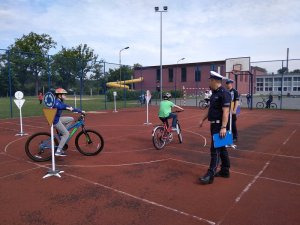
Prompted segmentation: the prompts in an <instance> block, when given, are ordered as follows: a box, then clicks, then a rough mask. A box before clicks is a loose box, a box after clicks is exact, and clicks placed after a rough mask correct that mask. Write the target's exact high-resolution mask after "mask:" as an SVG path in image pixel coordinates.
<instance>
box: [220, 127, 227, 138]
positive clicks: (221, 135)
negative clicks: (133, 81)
mask: <svg viewBox="0 0 300 225" xmlns="http://www.w3.org/2000/svg"><path fill="white" fill-rule="evenodd" d="M225 136H226V128H221V130H220V137H221V138H224V137H225Z"/></svg>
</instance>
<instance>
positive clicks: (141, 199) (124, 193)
mask: <svg viewBox="0 0 300 225" xmlns="http://www.w3.org/2000/svg"><path fill="white" fill-rule="evenodd" d="M65 175H67V176H70V177H73V178H75V179H79V180H82V181H85V182H87V183H90V184H94V185H96V186H99V187H102V188H105V189H107V190H110V191H113V192H116V193H119V194H121V195H125V196H127V197H130V198H133V199H136V200H139V201H142V202H145V203H147V204H150V205H154V206H157V207H160V208H163V209H166V210H169V211H172V212H175V213H178V214H181V215H184V216H187V217H192V218H193V219H196V220H198V221H201V222H206V223H208V224H211V225H215V224H216V223H215V222H213V221H210V220H207V219H204V218H201V217H198V216H195V215H192V214H189V213H187V212H183V211H180V210H178V209H175V208H172V207H169V206H165V205H162V204H160V203H157V202H153V201H150V200H147V199H145V198H141V197H138V196H135V195H132V194H129V193H127V192H125V191H121V190H118V189H115V188H112V187H109V186H106V185H104V184H100V183H98V182H94V181H91V180H88V179H86V178H82V177H79V176H75V175H72V174H69V173H65Z"/></svg>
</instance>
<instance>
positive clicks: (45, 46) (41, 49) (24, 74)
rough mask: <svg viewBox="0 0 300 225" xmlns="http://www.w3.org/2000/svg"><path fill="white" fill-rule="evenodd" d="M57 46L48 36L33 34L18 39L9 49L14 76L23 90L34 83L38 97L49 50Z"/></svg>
mask: <svg viewBox="0 0 300 225" xmlns="http://www.w3.org/2000/svg"><path fill="white" fill-rule="evenodd" d="M55 46H56V42H55V41H53V39H52V38H51V37H50V36H49V35H48V34H41V35H40V34H36V33H34V32H31V33H29V34H28V35H23V36H22V37H21V38H18V39H16V41H15V43H14V44H12V45H11V46H10V47H9V51H10V63H11V69H12V76H14V77H16V78H17V80H18V81H19V83H20V84H21V87H22V88H23V89H25V85H26V84H31V83H32V81H34V89H35V94H36V95H37V93H38V90H39V88H40V87H39V83H40V77H41V76H42V75H45V74H46V71H47V59H48V57H47V56H48V53H49V50H50V49H51V48H55Z"/></svg>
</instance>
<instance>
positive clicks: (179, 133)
mask: <svg viewBox="0 0 300 225" xmlns="http://www.w3.org/2000/svg"><path fill="white" fill-rule="evenodd" d="M176 128H177V134H178V140H179V143H180V144H182V141H183V139H182V133H181V128H180V125H179V123H178V122H177V124H176Z"/></svg>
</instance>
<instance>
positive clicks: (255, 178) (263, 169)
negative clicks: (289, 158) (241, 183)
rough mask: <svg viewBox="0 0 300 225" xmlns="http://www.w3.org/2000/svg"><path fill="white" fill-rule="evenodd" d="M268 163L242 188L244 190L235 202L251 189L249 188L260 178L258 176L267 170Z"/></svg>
mask: <svg viewBox="0 0 300 225" xmlns="http://www.w3.org/2000/svg"><path fill="white" fill-rule="evenodd" d="M269 164H270V161H268V162H266V164H265V166H264V167H263V168H262V170H261V171H259V173H258V174H257V175H256V176H255V177H254V179H253V180H252V181H251V182H250V183H249V184H248V185H247V186H246V187H245V188H244V190H243V191H242V192H241V193H240V194H239V196H238V197H237V198H236V199H235V202H236V203H237V202H239V201H240V200H241V198H242V196H243V195H244V194H245V193H246V192H247V191H249V189H250V188H251V186H252V185H253V184H254V183H255V182H256V180H257V179H258V178H259V177H260V175H261V174H262V173H263V172H264V171H265V170H266V169H267V167H268V166H269Z"/></svg>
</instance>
